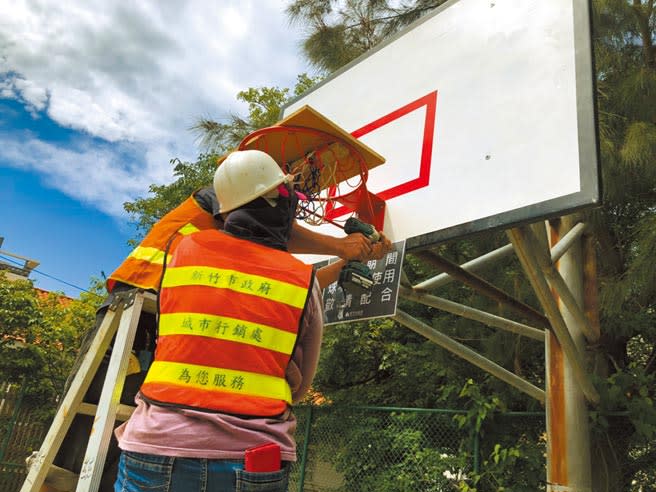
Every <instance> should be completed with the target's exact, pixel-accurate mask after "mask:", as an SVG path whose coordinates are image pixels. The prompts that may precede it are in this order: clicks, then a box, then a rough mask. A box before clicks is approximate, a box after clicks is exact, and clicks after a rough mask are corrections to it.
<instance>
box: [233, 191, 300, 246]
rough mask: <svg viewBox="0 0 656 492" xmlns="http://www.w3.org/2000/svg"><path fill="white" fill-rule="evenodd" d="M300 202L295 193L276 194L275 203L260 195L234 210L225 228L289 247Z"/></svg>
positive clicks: (258, 239) (246, 236)
mask: <svg viewBox="0 0 656 492" xmlns="http://www.w3.org/2000/svg"><path fill="white" fill-rule="evenodd" d="M297 204H298V197H297V196H296V194H294V193H291V194H288V196H287V197H284V196H279V197H278V198H276V206H275V207H272V206H271V205H270V204H269V203H268V201H267V200H265V199H263V198H258V199H256V200H253V201H252V202H250V203H247V204H246V205H243V206H241V207H239V208H238V209H236V210H234V211H232V212H231V213H230V214H229V215H228V217H227V219H226V221H225V225H224V230H225V231H226V232H228V233H230V234H232V235H233V236H236V237H238V238H241V239H246V240H249V241H253V242H255V243H258V244H262V245H264V246H269V247H271V248H276V249H280V250H283V251H287V241H289V236H290V234H291V230H292V224H293V221H294V215H295V213H296V205H297Z"/></svg>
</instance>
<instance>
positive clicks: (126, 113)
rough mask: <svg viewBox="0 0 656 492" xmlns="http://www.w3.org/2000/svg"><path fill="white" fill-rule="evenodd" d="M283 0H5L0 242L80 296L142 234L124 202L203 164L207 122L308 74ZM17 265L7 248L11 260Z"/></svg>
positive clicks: (47, 284) (44, 279)
mask: <svg viewBox="0 0 656 492" xmlns="http://www.w3.org/2000/svg"><path fill="white" fill-rule="evenodd" d="M286 3H287V2H285V1H284V0H252V1H244V0H239V1H231V0H221V1H220V2H219V1H216V2H206V1H203V0H195V1H189V2H183V3H177V2H176V3H175V5H174V3H173V2H159V1H157V0H149V1H141V2H137V5H134V6H132V5H130V6H128V4H126V3H125V2H120V1H118V0H116V1H110V2H107V1H105V0H93V1H92V0H75V1H69V2H59V1H51V0H45V1H40V2H31V1H28V0H24V1H16V2H12V8H11V9H9V8H4V9H0V11H1V15H0V237H3V238H4V242H3V243H2V245H1V246H0V249H2V250H4V251H6V252H10V253H12V254H16V255H20V256H24V257H28V258H31V259H34V260H36V261H38V262H39V263H40V264H39V266H38V267H37V268H36V270H35V272H34V273H33V274H32V276H31V278H32V279H33V280H34V281H35V284H36V286H37V287H40V288H43V289H46V290H56V291H62V292H64V293H66V294H67V295H70V296H72V297H77V296H78V295H79V293H80V288H81V289H87V288H88V287H89V282H90V279H91V277H94V276H95V277H100V276H101V272H105V273H106V274H107V275H109V274H110V273H111V272H112V271H113V269H114V268H116V266H118V264H119V263H120V262H121V260H122V259H123V258H124V257H125V256H126V255H127V254H128V253H129V252H130V248H129V246H128V245H127V241H128V239H129V238H131V237H134V235H135V231H134V229H133V227H132V226H131V225H130V223H129V217H128V216H127V214H126V213H125V212H124V211H123V206H122V204H123V203H124V202H125V201H131V200H134V199H135V198H138V197H144V196H146V195H147V192H148V186H149V185H150V184H153V183H157V184H163V183H167V182H170V181H171V180H172V175H171V167H170V165H169V160H170V159H171V158H173V157H179V158H181V159H183V160H190V161H193V160H194V159H195V157H196V156H197V154H198V152H199V149H198V148H197V146H196V136H195V135H194V134H193V133H191V132H190V131H189V130H188V129H189V127H190V126H191V125H192V124H193V123H194V121H195V120H196V118H198V117H201V116H203V117H210V118H214V119H218V120H221V119H224V118H226V117H227V116H228V115H229V114H231V113H240V114H244V113H245V108H244V107H243V106H242V105H241V104H240V103H238V102H237V101H236V94H237V93H238V92H239V91H240V90H243V89H246V88H248V87H261V86H278V87H289V86H292V85H293V84H294V81H295V80H296V76H297V75H298V74H299V73H302V72H304V71H308V68H307V67H306V66H305V64H304V61H303V59H302V57H301V55H300V49H299V39H300V36H301V34H302V33H300V32H294V31H295V29H294V28H292V27H290V26H289V23H288V21H287V18H286V16H285V15H284V7H285V4H286ZM11 260H15V259H14V258H12V257H11V256H7V255H6V254H0V261H4V262H11Z"/></svg>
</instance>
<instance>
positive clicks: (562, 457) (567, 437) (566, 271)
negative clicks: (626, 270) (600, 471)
mask: <svg viewBox="0 0 656 492" xmlns="http://www.w3.org/2000/svg"><path fill="white" fill-rule="evenodd" d="M574 223H575V222H574V220H573V217H571V216H570V217H565V218H563V219H560V220H558V221H553V222H552V223H551V225H550V226H549V227H548V237H547V231H546V230H545V229H542V231H544V232H542V231H540V229H537V228H536V229H535V232H537V233H538V234H537V236H538V237H536V234H534V233H532V232H531V231H530V230H529V229H528V227H521V228H516V229H512V230H510V231H508V235H509V237H510V239H511V241H512V242H513V245H514V246H515V250H516V251H517V256H518V257H519V259H520V262H521V264H522V267H523V268H524V271H525V272H526V274H527V276H528V277H529V281H530V282H531V284H532V285H533V288H534V290H535V292H536V294H537V296H538V298H539V299H540V302H541V303H542V305H543V307H544V309H545V312H546V313H547V316H548V317H549V319H550V321H551V323H552V327H553V330H552V331H550V332H549V333H548V334H547V340H546V344H545V359H546V364H545V367H546V381H547V385H546V394H547V401H546V417H547V419H546V420H547V491H548V492H590V491H591V490H592V481H591V480H592V479H591V465H590V440H589V427H588V425H589V424H588V413H587V403H586V399H587V400H588V401H590V402H593V403H597V402H598V401H599V394H598V393H597V391H596V389H595V388H594V386H592V382H591V379H590V378H589V375H588V374H587V372H586V370H585V358H584V353H585V347H584V337H583V333H582V332H581V330H580V327H579V325H578V324H577V323H576V322H575V319H574V317H573V316H572V314H571V313H570V312H569V310H568V309H567V307H566V306H565V305H564V303H563V302H562V300H561V299H560V297H559V296H558V294H557V292H556V291H555V289H554V290H552V289H551V288H550V287H549V285H548V283H547V280H546V278H545V277H544V276H543V275H542V271H541V270H540V266H539V264H538V260H537V258H536V257H537V256H538V255H539V254H540V253H539V252H538V251H536V250H539V249H540V248H541V247H542V246H544V249H545V250H547V248H548V247H549V245H554V244H555V243H557V241H558V240H559V239H560V238H562V237H563V236H565V235H566V233H567V232H568V231H570V230H572V228H573V225H574ZM547 240H548V243H547ZM536 243H537V244H536ZM543 243H544V244H543ZM557 267H558V271H559V274H560V275H561V276H562V278H563V281H564V283H566V285H567V287H568V290H569V291H570V292H571V293H572V295H573V298H574V300H575V301H576V303H577V304H578V305H579V306H582V305H583V265H582V255H581V241H580V238H579V239H578V240H577V241H572V242H571V244H570V245H569V248H568V249H567V251H566V252H565V253H564V254H563V255H562V257H561V259H560V260H558V265H557Z"/></svg>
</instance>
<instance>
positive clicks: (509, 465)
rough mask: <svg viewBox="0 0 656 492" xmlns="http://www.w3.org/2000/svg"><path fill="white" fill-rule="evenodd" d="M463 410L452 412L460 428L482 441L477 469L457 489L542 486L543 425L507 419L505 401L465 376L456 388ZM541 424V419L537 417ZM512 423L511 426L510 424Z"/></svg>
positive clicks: (525, 490) (520, 491) (522, 490)
mask: <svg viewBox="0 0 656 492" xmlns="http://www.w3.org/2000/svg"><path fill="white" fill-rule="evenodd" d="M460 397H461V398H463V399H464V400H465V402H466V403H465V405H464V406H465V408H466V410H467V411H466V413H463V414H458V415H456V416H454V420H455V421H456V422H457V423H458V426H459V427H460V428H464V429H470V430H471V431H472V432H474V433H476V434H477V436H478V437H477V438H478V439H479V441H480V442H482V443H483V446H482V449H481V450H480V454H481V456H483V457H484V458H483V460H482V463H481V464H480V466H479V469H480V470H479V471H476V470H474V471H472V472H471V473H469V474H468V477H467V480H460V482H459V484H458V485H459V490H460V491H461V492H482V491H497V492H498V491H505V492H510V491H513V492H533V491H537V490H544V483H543V481H542V479H541V477H542V476H543V467H544V452H545V442H544V436H543V435H542V430H541V429H542V428H543V425H538V426H535V425H530V424H531V422H530V420H521V421H520V420H516V421H514V422H513V421H511V420H510V419H508V418H507V417H506V418H504V417H503V412H505V411H506V408H505V404H504V402H503V401H501V400H500V399H499V398H498V397H497V396H495V395H494V394H492V395H491V396H486V395H485V394H483V392H482V388H481V386H479V385H478V384H476V383H475V382H474V381H473V380H471V379H470V380H468V381H467V382H466V383H465V385H464V386H463V388H462V390H461V391H460ZM539 423H540V424H542V422H541V421H539ZM511 425H512V427H513V428H512V429H511V428H510V426H511Z"/></svg>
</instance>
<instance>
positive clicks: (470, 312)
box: [399, 287, 545, 343]
mask: <svg viewBox="0 0 656 492" xmlns="http://www.w3.org/2000/svg"><path fill="white" fill-rule="evenodd" d="M399 294H400V295H401V297H404V298H405V299H410V300H413V301H415V302H419V303H421V304H425V305H427V306H431V307H434V308H436V309H441V310H442V311H446V312H448V313H451V314H455V315H457V316H461V317H463V318H467V319H472V320H474V321H479V322H481V323H484V324H486V325H489V326H494V327H496V328H500V329H502V330H506V331H510V332H513V333H517V334H518V335H523V336H525V337H528V338H532V339H534V340H539V341H541V342H543V343H544V338H545V331H544V330H538V329H536V328H533V327H531V326H528V325H524V324H522V323H517V322H516V321H512V320H509V319H506V318H502V317H500V316H496V315H494V314H491V313H486V312H485V311H481V310H479V309H474V308H472V307H469V306H465V305H463V304H458V303H456V302H453V301H449V300H448V299H443V298H441V297H437V296H433V295H430V294H426V293H424V292H416V291H413V290H412V289H408V288H406V287H401V288H400V290H399Z"/></svg>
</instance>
